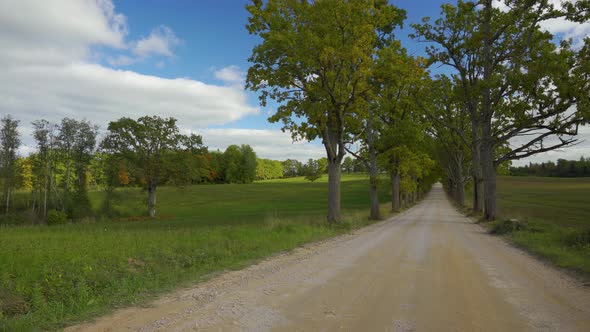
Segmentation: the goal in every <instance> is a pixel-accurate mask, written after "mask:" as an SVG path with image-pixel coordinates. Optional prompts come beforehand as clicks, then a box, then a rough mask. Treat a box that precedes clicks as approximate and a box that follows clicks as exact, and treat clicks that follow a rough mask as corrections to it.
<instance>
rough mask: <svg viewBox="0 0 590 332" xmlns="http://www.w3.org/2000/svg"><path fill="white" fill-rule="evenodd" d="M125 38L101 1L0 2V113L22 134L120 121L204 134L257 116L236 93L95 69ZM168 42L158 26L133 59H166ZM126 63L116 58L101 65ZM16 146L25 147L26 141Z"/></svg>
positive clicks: (121, 21)
mask: <svg viewBox="0 0 590 332" xmlns="http://www.w3.org/2000/svg"><path fill="white" fill-rule="evenodd" d="M126 33H127V27H126V25H125V17H124V16H123V15H121V14H118V13H116V12H115V9H114V6H113V5H112V3H111V2H110V1H108V0H95V1H92V0H85V1H79V0H71V1H65V0H55V1H35V0H15V1H6V0H4V1H0V40H1V41H2V47H0V73H2V74H1V75H0V112H2V113H4V114H12V115H13V116H14V117H15V118H17V119H19V120H21V126H22V127H28V126H30V125H29V124H30V122H31V121H32V120H35V119H40V118H45V119H47V120H49V121H53V122H59V121H60V119H61V118H63V117H65V116H68V117H75V118H78V119H83V118H86V119H88V120H90V121H92V122H93V123H95V124H98V125H100V126H101V127H102V128H105V127H106V124H107V123H108V121H112V120H116V119H118V118H120V117H122V116H129V117H139V116H142V115H161V116H173V117H176V118H177V119H178V120H179V123H182V124H183V125H185V126H198V127H205V126H207V125H212V124H218V125H219V124H226V123H229V122H231V121H234V120H237V119H240V118H242V117H244V116H247V115H250V114H256V113H258V112H259V111H258V109H257V108H256V107H253V106H251V105H249V104H248V102H247V95H246V94H245V92H244V91H243V89H242V88H241V87H237V86H218V85H212V84H206V83H203V82H200V81H196V80H191V79H187V78H177V79H167V78H161V77H157V76H151V75H143V74H141V73H137V72H133V71H125V70H115V69H112V68H109V67H105V66H102V65H100V64H97V63H95V61H94V60H95V59H97V58H98V57H99V56H100V55H99V54H98V53H97V50H99V49H101V50H105V49H112V48H115V49H118V50H124V49H125V47H126V45H127V44H126V42H125V36H126ZM154 36H155V37H154ZM158 38H163V39H165V41H164V44H158V42H155V41H154V40H156V39H158ZM175 38H176V37H175V36H174V35H173V33H172V32H171V30H169V29H167V28H163V27H160V28H158V29H156V30H155V32H152V34H150V36H148V37H147V38H145V39H143V41H144V42H141V41H140V42H138V43H137V45H136V48H135V49H136V50H137V52H136V54H138V55H144V56H149V55H150V54H154V55H162V56H170V55H172V46H173V45H176V44H177V43H178V40H177V39H175ZM97 47H98V48H97ZM132 60H133V59H131V58H129V57H125V56H124V55H122V56H119V57H113V58H108V59H107V62H109V61H110V62H112V63H113V64H114V63H119V64H125V63H129V62H131V61H132ZM23 141H24V143H25V144H27V145H28V146H29V148H30V147H31V146H33V142H32V139H31V138H30V135H23ZM24 149H25V150H26V149H27V148H24ZM23 151H24V150H23Z"/></svg>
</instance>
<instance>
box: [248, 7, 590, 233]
mask: <svg viewBox="0 0 590 332" xmlns="http://www.w3.org/2000/svg"><path fill="white" fill-rule="evenodd" d="M247 9H248V11H249V12H250V18H249V24H248V25H247V28H248V31H249V32H250V33H251V34H254V35H257V36H259V37H260V38H261V39H262V41H261V43H260V44H258V45H257V46H256V47H255V48H254V50H253V52H252V55H251V57H250V59H249V60H250V61H251V63H252V66H251V67H250V69H249V71H248V76H247V87H248V88H249V89H251V90H253V91H257V92H260V100H261V104H262V105H265V104H266V103H267V101H268V100H269V99H272V100H274V101H276V102H278V103H279V104H280V106H279V107H278V109H277V111H276V113H275V114H274V115H273V116H271V117H270V118H269V120H270V121H271V122H279V121H280V122H282V123H283V126H284V127H283V128H284V129H285V130H289V131H290V132H291V133H292V135H293V137H294V138H295V139H306V140H314V139H321V141H322V143H323V144H324V147H325V149H326V156H327V159H328V174H329V192H328V220H329V221H330V222H335V221H338V220H339V219H340V172H341V167H340V164H341V162H342V160H343V157H344V155H345V153H346V152H349V153H352V154H355V155H356V156H357V158H358V160H362V161H364V162H365V164H366V166H367V168H368V169H369V170H370V175H371V181H370V182H371V191H370V192H371V217H372V218H378V217H379V216H378V199H377V190H376V187H377V176H376V175H377V171H378V169H379V166H378V165H379V164H381V168H385V169H386V170H387V171H388V172H389V173H390V175H391V184H392V192H393V194H392V197H393V198H392V207H393V209H394V210H395V209H397V207H398V204H399V201H400V200H399V198H398V196H399V192H400V191H399V190H397V189H396V188H397V187H400V186H410V187H411V186H418V185H419V184H420V178H425V179H427V178H428V175H429V174H431V173H432V172H429V170H431V169H432V167H433V162H432V160H431V159H430V157H429V156H432V155H435V156H436V157H437V158H436V159H437V160H438V162H439V165H440V168H441V169H443V170H444V172H445V174H446V177H447V178H448V183H449V184H450V190H451V191H452V194H453V196H454V197H455V198H456V199H457V201H458V202H459V204H463V203H464V187H465V184H466V182H467V181H469V180H471V181H472V182H473V185H474V200H473V201H474V205H473V209H474V210H475V211H477V212H481V211H482V210H483V212H484V217H485V219H486V220H491V219H494V217H495V214H496V174H497V171H498V169H499V168H505V166H506V164H509V163H510V161H512V160H516V159H521V158H526V157H529V156H531V155H534V154H537V153H541V152H546V151H550V150H554V149H558V148H563V147H567V146H569V145H572V144H574V143H575V142H576V138H575V135H576V134H577V130H578V126H579V125H581V124H584V123H585V122H586V121H587V120H588V109H589V94H588V89H589V88H590V86H589V79H590V74H589V56H590V45H589V44H590V42H589V41H590V39H588V38H586V39H585V40H584V42H583V45H575V46H574V45H573V42H572V41H571V40H565V39H563V40H559V41H558V42H556V40H557V39H558V37H556V36H553V35H551V34H550V33H549V32H547V31H544V30H542V28H541V26H542V24H544V23H546V22H547V21H549V20H552V19H556V18H565V19H567V20H570V21H577V22H584V20H587V19H588V18H589V14H588V11H589V1H587V0H585V1H577V2H564V3H562V4H561V6H560V7H559V8H558V7H556V6H554V5H553V1H549V0H541V1H530V0H504V1H500V2H498V3H497V6H496V7H494V6H493V1H492V0H480V1H462V0H460V1H458V3H457V4H456V5H451V4H445V5H442V6H441V14H442V15H441V18H440V19H437V20H436V21H434V22H431V21H430V19H429V18H424V19H423V22H422V23H421V24H413V25H412V27H413V28H414V30H415V34H414V36H413V37H414V38H416V39H418V40H420V41H424V42H428V45H429V46H427V55H428V58H427V59H420V58H413V57H411V56H408V55H407V54H406V52H405V50H404V49H403V48H402V47H401V44H400V42H399V41H398V40H396V39H395V34H394V30H395V29H396V28H397V27H399V26H401V24H402V22H403V20H404V19H405V13H404V11H403V10H400V9H398V8H396V7H395V6H393V5H391V4H389V3H388V2H387V1H385V0H360V1H338V0H324V1H313V2H308V1H289V0H274V1H273V0H270V1H268V2H266V3H263V1H258V0H256V1H253V4H251V5H249V6H247ZM433 65H436V66H439V67H440V66H441V65H442V66H443V67H445V68H446V69H445V70H444V71H445V72H447V73H446V74H442V75H438V76H433V75H432V73H429V72H428V71H427V68H428V67H430V66H433ZM355 142H356V143H358V144H360V148H357V149H352V148H351V146H352V143H355ZM437 150H438V151H437ZM428 151H430V152H431V154H430V155H428V154H427V152H428ZM404 180H405V181H404ZM406 192H407V191H406ZM410 192H411V190H410ZM414 192H416V191H414Z"/></svg>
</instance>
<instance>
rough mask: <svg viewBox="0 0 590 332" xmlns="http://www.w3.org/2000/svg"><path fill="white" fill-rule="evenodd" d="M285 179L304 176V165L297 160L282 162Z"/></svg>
mask: <svg viewBox="0 0 590 332" xmlns="http://www.w3.org/2000/svg"><path fill="white" fill-rule="evenodd" d="M282 164H283V177H286V178H288V177H295V176H302V175H303V165H302V164H301V162H300V161H298V160H295V159H287V160H285V161H283V162H282Z"/></svg>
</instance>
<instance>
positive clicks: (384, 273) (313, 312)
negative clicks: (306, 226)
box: [67, 185, 590, 331]
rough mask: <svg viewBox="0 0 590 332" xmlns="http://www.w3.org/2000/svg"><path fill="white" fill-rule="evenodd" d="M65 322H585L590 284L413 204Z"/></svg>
mask: <svg viewBox="0 0 590 332" xmlns="http://www.w3.org/2000/svg"><path fill="white" fill-rule="evenodd" d="M67 331H590V288H589V287H586V286H583V285H582V284H581V283H580V282H579V281H576V280H574V279H572V278H569V277H568V276H566V275H564V274H563V273H562V272H560V271H557V270H555V269H553V268H551V267H548V266H546V265H545V264H543V263H541V262H539V261H537V260H536V259H534V258H532V257H530V256H529V255H527V254H524V253H522V252H521V251H519V250H517V249H515V248H512V247H510V246H509V245H507V244H506V243H505V242H503V241H502V240H501V239H499V238H495V237H492V236H490V235H487V234H485V232H484V231H483V229H482V228H481V227H480V226H478V225H475V224H473V223H472V222H470V221H469V220H468V219H467V218H465V217H463V216H461V215H460V214H459V213H458V212H456V211H455V209H454V208H453V207H452V206H451V204H450V203H449V202H448V200H447V198H446V196H445V195H444V193H443V191H442V189H441V187H440V185H439V186H435V188H434V189H433V190H432V192H431V193H430V194H429V195H428V197H427V198H426V199H424V200H423V201H422V202H421V203H419V204H418V205H417V206H415V207H414V208H412V209H410V210H407V211H406V212H404V213H402V214H400V215H398V216H396V217H394V218H391V219H389V220H387V221H384V222H381V223H378V224H375V225H372V226H370V227H367V228H365V229H362V230H359V231H357V232H355V233H354V234H348V235H344V236H340V237H338V238H335V239H332V240H328V241H324V242H321V243H316V244H311V245H308V246H305V247H302V248H299V249H297V250H295V251H293V252H291V253H287V254H281V255H278V256H275V257H273V258H270V259H268V260H265V261H263V262H261V263H259V264H256V265H254V266H251V267H249V268H246V269H244V270H240V271H232V272H228V273H225V274H222V275H220V276H218V277H216V278H214V279H212V280H209V281H207V282H204V283H201V284H198V285H196V286H195V287H194V288H191V289H183V290H179V291H178V292H176V293H174V294H170V295H168V296H165V297H163V298H161V299H160V300H158V301H156V302H154V303H152V304H151V305H150V306H149V307H146V308H128V309H123V310H119V311H117V312H115V313H114V314H112V315H110V316H107V317H103V318H100V319H98V320H96V321H95V322H92V323H89V324H86V325H83V326H76V327H72V328H69V329H67Z"/></svg>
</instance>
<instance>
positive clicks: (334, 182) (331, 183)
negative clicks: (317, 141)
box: [328, 159, 342, 223]
mask: <svg viewBox="0 0 590 332" xmlns="http://www.w3.org/2000/svg"><path fill="white" fill-rule="evenodd" d="M341 173H342V170H341V169H340V163H339V162H337V161H336V160H332V159H328V222H329V223H336V222H339V221H340V219H341V215H340V175H341Z"/></svg>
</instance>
